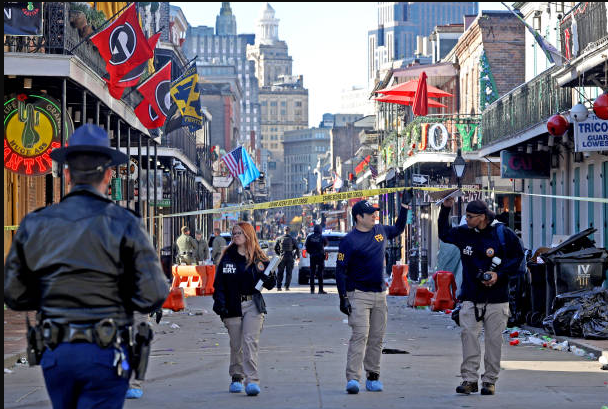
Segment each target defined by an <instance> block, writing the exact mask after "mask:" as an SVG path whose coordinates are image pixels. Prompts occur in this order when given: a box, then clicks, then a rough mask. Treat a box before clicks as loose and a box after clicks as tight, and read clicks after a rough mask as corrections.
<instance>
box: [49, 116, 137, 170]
mask: <svg viewBox="0 0 608 409" xmlns="http://www.w3.org/2000/svg"><path fill="white" fill-rule="evenodd" d="M80 152H82V153H85V152H86V153H99V154H100V155H106V156H108V157H109V158H110V160H111V161H110V162H109V163H108V164H107V165H106V166H107V167H110V166H115V165H120V164H121V163H126V162H127V161H128V160H129V156H127V155H126V154H124V153H122V152H121V151H119V150H116V149H115V148H111V147H110V138H108V134H107V133H106V131H104V130H103V129H101V128H100V127H98V126H97V125H93V124H85V125H82V126H81V127H79V128H77V129H76V130H75V131H74V133H73V134H72V136H70V139H69V140H68V146H66V147H63V148H58V149H54V150H53V151H51V153H50V156H51V159H53V160H55V161H57V162H60V163H64V162H65V161H66V159H67V157H68V155H69V154H71V153H80Z"/></svg>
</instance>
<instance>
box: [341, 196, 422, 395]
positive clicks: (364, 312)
mask: <svg viewBox="0 0 608 409" xmlns="http://www.w3.org/2000/svg"><path fill="white" fill-rule="evenodd" d="M411 198H412V196H411V192H410V190H406V191H404V193H403V200H402V204H401V209H400V210H399V216H398V217H397V221H396V222H395V225H394V226H385V225H382V224H376V211H377V209H376V208H375V207H373V206H372V205H371V204H370V203H369V202H368V201H366V200H363V201H360V202H358V203H356V204H355V205H354V206H353V209H352V216H353V221H354V222H355V223H356V225H355V228H354V229H353V230H352V231H351V232H350V233H348V234H347V235H346V236H345V237H344V238H343V239H342V240H341V241H340V247H339V252H338V260H337V264H336V284H337V287H338V293H339V295H340V311H342V312H343V313H344V314H346V315H348V325H349V326H350V327H351V328H352V335H351V338H350V342H349V345H348V353H347V359H346V381H347V384H346V391H347V392H348V393H358V392H359V379H360V377H361V367H362V366H363V367H364V369H365V371H366V373H367V381H366V383H365V386H366V389H367V390H368V391H372V392H380V391H382V383H381V382H380V380H379V377H380V357H381V356H382V340H383V338H384V332H385V330H386V319H387V312H388V307H387V304H386V282H385V280H384V275H383V272H384V253H385V250H386V244H387V241H388V240H390V239H393V238H395V237H397V236H398V235H400V234H401V233H402V232H403V230H404V229H405V223H406V220H407V208H409V203H410V202H411Z"/></svg>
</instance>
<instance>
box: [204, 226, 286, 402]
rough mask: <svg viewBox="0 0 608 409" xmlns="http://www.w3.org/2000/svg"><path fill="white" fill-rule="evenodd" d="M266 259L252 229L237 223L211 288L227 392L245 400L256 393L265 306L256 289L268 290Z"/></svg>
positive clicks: (271, 282) (272, 280)
mask: <svg viewBox="0 0 608 409" xmlns="http://www.w3.org/2000/svg"><path fill="white" fill-rule="evenodd" d="M268 264H269V259H268V256H266V254H265V253H264V251H263V250H262V249H261V248H260V245H259V243H258V239H257V237H256V234H255V229H254V228H253V226H252V225H251V224H249V223H247V222H238V223H237V224H236V225H234V226H233V227H232V241H231V242H230V245H229V246H228V247H227V248H226V250H225V251H224V253H223V255H222V258H221V260H220V263H219V266H218V269H217V274H216V276H215V282H214V283H213V288H214V289H215V292H214V293H213V301H214V303H213V311H215V313H216V314H217V315H219V316H220V318H221V319H222V322H223V323H224V326H225V327H226V329H227V330H228V335H229V337H230V366H229V368H228V373H229V374H230V376H231V377H232V382H231V384H230V387H229V388H228V390H229V391H230V392H232V393H239V392H242V391H243V381H244V383H245V392H246V393H247V395H249V396H255V395H257V394H259V393H260V386H259V383H260V378H259V375H258V345H259V340H260V333H261V332H262V327H263V325H264V314H266V303H265V302H264V297H262V294H261V293H260V291H259V290H258V289H256V285H257V284H258V282H259V281H260V280H261V281H262V285H263V287H264V288H266V289H268V290H272V289H273V288H274V286H275V284H276V276H275V275H274V274H270V275H268V276H267V275H265V274H264V270H265V269H266V267H268Z"/></svg>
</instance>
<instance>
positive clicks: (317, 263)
mask: <svg viewBox="0 0 608 409" xmlns="http://www.w3.org/2000/svg"><path fill="white" fill-rule="evenodd" d="M322 231H323V230H322V228H321V226H320V225H318V224H315V227H313V233H312V234H311V235H310V236H308V237H307V238H306V242H305V243H304V248H305V249H306V252H307V253H308V254H310V293H311V294H314V293H315V274H316V275H317V276H318V277H319V294H327V293H326V292H325V291H323V269H324V268H325V246H327V245H328V241H327V239H326V238H325V237H323V235H322V234H321V233H322Z"/></svg>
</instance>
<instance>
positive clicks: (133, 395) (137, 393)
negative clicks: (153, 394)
mask: <svg viewBox="0 0 608 409" xmlns="http://www.w3.org/2000/svg"><path fill="white" fill-rule="evenodd" d="M142 396H144V391H142V390H141V389H137V388H129V389H127V396H126V398H127V399H139V398H141V397H142Z"/></svg>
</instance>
